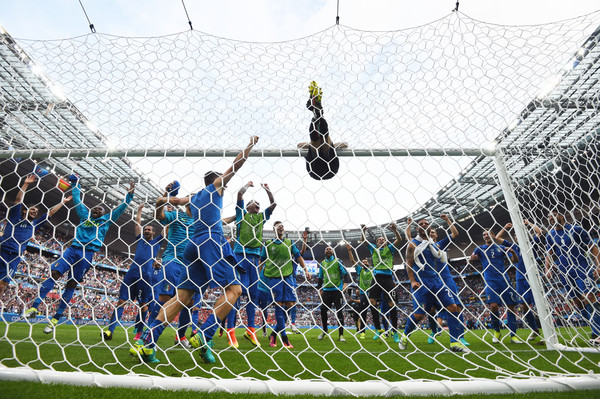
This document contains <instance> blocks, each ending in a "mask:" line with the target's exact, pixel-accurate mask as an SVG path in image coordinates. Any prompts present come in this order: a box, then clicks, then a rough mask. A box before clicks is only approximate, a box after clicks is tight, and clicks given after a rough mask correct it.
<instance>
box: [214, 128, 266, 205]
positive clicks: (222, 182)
mask: <svg viewBox="0 0 600 399" xmlns="http://www.w3.org/2000/svg"><path fill="white" fill-rule="evenodd" d="M256 143H258V136H252V138H251V139H250V143H249V144H248V146H247V147H246V148H245V149H244V151H242V152H240V153H239V154H238V156H237V157H235V159H234V160H233V165H231V167H230V168H229V169H227V170H226V171H225V173H224V174H223V175H222V176H220V177H218V178H217V179H216V180H215V182H214V185H215V188H216V189H217V193H218V194H219V195H223V190H224V189H225V186H226V185H227V183H229V180H231V178H232V177H233V176H234V175H235V174H236V172H237V171H238V170H240V168H241V167H242V166H243V165H244V163H245V162H246V160H247V159H248V155H250V151H252V147H254V146H255V145H256Z"/></svg>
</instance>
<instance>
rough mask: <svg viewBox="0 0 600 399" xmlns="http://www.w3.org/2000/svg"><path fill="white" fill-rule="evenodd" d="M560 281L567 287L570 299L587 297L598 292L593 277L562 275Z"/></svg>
mask: <svg viewBox="0 0 600 399" xmlns="http://www.w3.org/2000/svg"><path fill="white" fill-rule="evenodd" d="M560 279H561V281H562V283H563V285H564V287H565V291H566V294H567V297H568V298H569V299H573V298H580V297H582V296H586V295H587V294H588V293H590V292H596V291H597V287H596V284H595V282H594V279H593V277H592V276H586V275H582V274H578V275H577V276H573V275H571V274H561V275H560Z"/></svg>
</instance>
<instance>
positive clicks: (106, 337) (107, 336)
mask: <svg viewBox="0 0 600 399" xmlns="http://www.w3.org/2000/svg"><path fill="white" fill-rule="evenodd" d="M112 337H113V334H112V332H111V331H110V330H102V338H104V340H105V341H110V340H111V339H112Z"/></svg>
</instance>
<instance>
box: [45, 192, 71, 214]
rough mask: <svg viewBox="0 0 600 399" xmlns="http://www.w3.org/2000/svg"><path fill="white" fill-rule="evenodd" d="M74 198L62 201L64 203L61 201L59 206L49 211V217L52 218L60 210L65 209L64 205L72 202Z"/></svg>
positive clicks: (69, 197) (66, 198)
mask: <svg viewBox="0 0 600 399" xmlns="http://www.w3.org/2000/svg"><path fill="white" fill-rule="evenodd" d="M72 198H73V197H72V196H70V195H69V196H68V197H65V198H63V199H62V201H60V202H59V203H58V204H56V205H54V206H53V207H52V208H51V209H50V210H49V211H48V217H49V218H51V217H52V216H54V214H55V213H56V212H58V210H59V209H60V208H62V207H63V205H65V204H66V203H67V202H69V201H71V199H72Z"/></svg>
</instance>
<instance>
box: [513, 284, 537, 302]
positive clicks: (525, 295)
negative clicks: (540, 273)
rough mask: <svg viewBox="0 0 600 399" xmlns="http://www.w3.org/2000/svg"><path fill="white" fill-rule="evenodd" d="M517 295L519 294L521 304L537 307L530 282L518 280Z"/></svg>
mask: <svg viewBox="0 0 600 399" xmlns="http://www.w3.org/2000/svg"><path fill="white" fill-rule="evenodd" d="M517 294H519V303H526V304H528V305H535V300H534V299H533V291H531V286H530V285H529V281H527V280H526V279H524V278H517Z"/></svg>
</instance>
